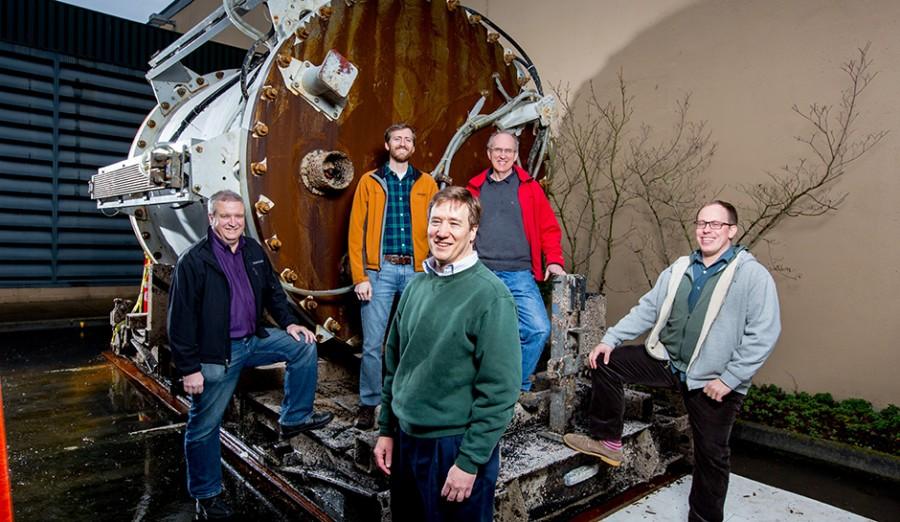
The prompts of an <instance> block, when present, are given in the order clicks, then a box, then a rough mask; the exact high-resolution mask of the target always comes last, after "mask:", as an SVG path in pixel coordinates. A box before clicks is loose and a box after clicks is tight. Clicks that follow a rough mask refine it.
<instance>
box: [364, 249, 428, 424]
mask: <svg viewBox="0 0 900 522" xmlns="http://www.w3.org/2000/svg"><path fill="white" fill-rule="evenodd" d="M414 275H416V271H415V269H414V268H413V266H412V265H395V264H393V263H389V262H388V261H386V260H382V261H381V270H380V271H378V270H366V276H367V277H368V278H369V283H371V284H372V298H371V299H370V300H369V301H363V302H362V304H361V305H360V314H361V317H362V328H363V347H362V361H361V362H360V365H359V403H360V404H362V405H364V406H377V405H378V404H381V367H382V363H381V353H382V346H383V345H384V333H385V331H387V326H388V322H389V320H390V317H389V315H390V313H391V307H392V306H393V304H394V297H395V296H399V295H400V294H402V293H403V290H404V289H405V288H406V285H407V284H409V281H410V280H411V279H412V278H413V276H414Z"/></svg>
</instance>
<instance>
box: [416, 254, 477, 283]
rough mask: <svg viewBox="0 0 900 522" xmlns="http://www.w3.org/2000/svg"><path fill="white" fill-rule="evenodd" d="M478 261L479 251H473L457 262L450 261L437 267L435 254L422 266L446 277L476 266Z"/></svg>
mask: <svg viewBox="0 0 900 522" xmlns="http://www.w3.org/2000/svg"><path fill="white" fill-rule="evenodd" d="M477 262H478V252H475V251H474V250H473V251H472V253H471V254H469V255H467V256H466V257H464V258H462V259H460V260H459V261H457V262H455V263H450V264H449V265H445V266H443V267H441V268H438V267H437V263H436V262H435V260H434V256H432V257H429V258H428V259H426V260H425V261H423V262H422V268H423V269H424V270H425V272H428V273H432V274H434V275H436V276H440V277H446V276H452V275H453V274H458V273H460V272H462V271H463V270H467V269H469V268H472V267H473V266H475V263H477Z"/></svg>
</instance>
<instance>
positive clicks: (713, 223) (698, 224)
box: [694, 221, 734, 230]
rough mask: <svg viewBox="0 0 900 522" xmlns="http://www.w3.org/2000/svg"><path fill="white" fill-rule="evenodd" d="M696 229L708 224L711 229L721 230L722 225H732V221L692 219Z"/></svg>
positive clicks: (701, 228)
mask: <svg viewBox="0 0 900 522" xmlns="http://www.w3.org/2000/svg"><path fill="white" fill-rule="evenodd" d="M694 225H695V226H696V227H697V230H703V229H704V228H706V227H707V225H709V228H710V229H711V230H722V227H724V226H729V227H730V226H734V223H722V222H721V221H694Z"/></svg>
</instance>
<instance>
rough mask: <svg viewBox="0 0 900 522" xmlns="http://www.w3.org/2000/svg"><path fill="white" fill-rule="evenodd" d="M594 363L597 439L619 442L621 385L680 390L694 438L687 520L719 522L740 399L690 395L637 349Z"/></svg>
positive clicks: (663, 365)
mask: <svg viewBox="0 0 900 522" xmlns="http://www.w3.org/2000/svg"><path fill="white" fill-rule="evenodd" d="M597 362H598V365H597V366H598V368H597V369H596V370H594V371H593V372H592V374H591V375H592V379H593V390H592V393H591V404H590V410H589V412H588V422H589V429H590V433H591V436H592V437H593V438H595V439H620V438H622V427H623V425H624V413H625V402H624V401H625V398H624V390H623V388H622V386H623V385H624V384H643V385H645V386H653V387H658V388H675V389H678V390H679V391H680V392H681V396H682V399H683V400H684V405H685V408H686V409H687V412H688V420H689V421H690V424H691V432H692V434H693V440H694V478H693V483H692V486H691V495H690V499H689V505H690V515H689V518H688V520H691V521H697V522H701V521H702V522H707V521H709V522H718V521H721V520H722V517H723V508H724V506H725V494H726V493H727V492H728V475H729V473H730V472H731V463H730V459H731V450H730V448H729V446H728V439H729V438H730V437H731V427H732V426H733V425H734V421H735V419H736V418H737V414H738V412H739V411H740V409H741V404H742V403H743V402H744V396H743V395H742V394H740V393H737V392H731V393H729V394H728V395H726V396H725V397H724V398H723V399H722V402H716V401H714V400H712V399H710V398H709V397H707V396H706V395H705V394H704V393H703V390H702V389H697V390H692V391H690V390H688V389H687V386H686V385H685V384H684V383H682V382H681V381H680V380H679V379H678V376H677V375H675V374H673V373H672V371H671V370H670V369H669V366H668V363H667V362H665V361H658V360H656V359H654V358H652V357H650V356H649V355H648V354H647V351H646V350H645V349H644V347H643V346H641V345H636V346H635V345H633V346H620V347H618V348H616V349H615V350H614V351H613V352H612V354H610V358H609V365H604V364H603V360H602V359H600V360H598V361H597Z"/></svg>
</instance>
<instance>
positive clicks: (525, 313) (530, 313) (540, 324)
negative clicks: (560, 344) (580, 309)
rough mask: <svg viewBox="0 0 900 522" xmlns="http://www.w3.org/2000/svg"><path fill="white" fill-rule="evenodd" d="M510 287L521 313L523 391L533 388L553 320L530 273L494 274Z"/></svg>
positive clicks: (526, 271) (498, 272)
mask: <svg viewBox="0 0 900 522" xmlns="http://www.w3.org/2000/svg"><path fill="white" fill-rule="evenodd" d="M494 274H496V275H497V277H499V278H500V280H501V281H503V284H505V285H506V287H507V288H509V291H510V293H511V294H512V296H513V299H515V301H516V311H518V313H519V342H521V343H522V391H528V390H530V389H531V380H530V377H531V374H532V373H534V369H535V367H536V366H537V363H538V359H540V358H541V353H542V352H543V351H544V345H546V344H547V339H549V338H550V319H549V318H548V317H547V307H546V306H544V300H543V299H542V298H541V292H540V291H539V290H538V287H537V283H535V282H534V276H533V275H532V274H531V270H518V271H515V272H503V271H495V272H494Z"/></svg>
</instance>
